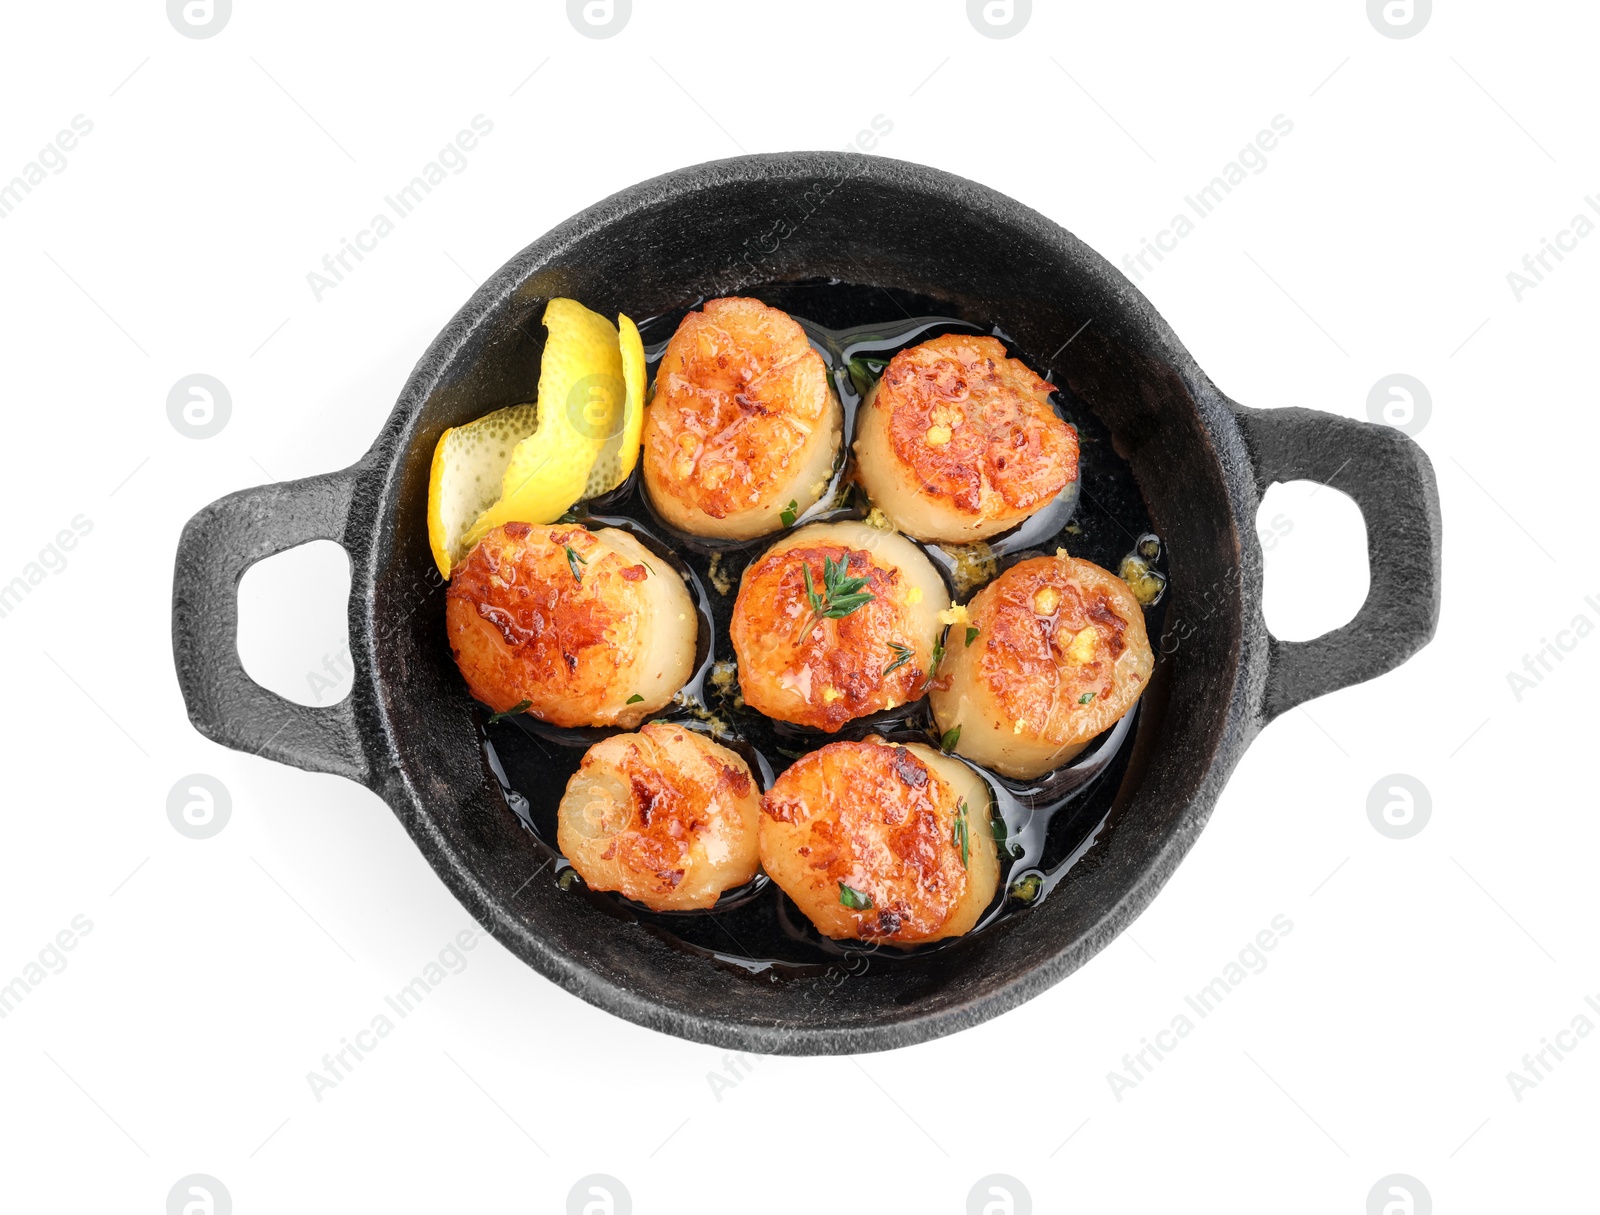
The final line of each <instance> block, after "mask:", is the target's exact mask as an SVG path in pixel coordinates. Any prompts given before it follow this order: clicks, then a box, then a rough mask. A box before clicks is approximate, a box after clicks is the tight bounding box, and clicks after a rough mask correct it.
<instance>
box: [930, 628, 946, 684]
mask: <svg viewBox="0 0 1600 1215" xmlns="http://www.w3.org/2000/svg"><path fill="white" fill-rule="evenodd" d="M949 635H950V630H949V629H948V628H947V629H945V630H944V632H942V633H940V634H939V640H938V641H936V642H934V643H933V658H932V659H931V660H930V661H929V663H928V678H929V679H932V678H933V676H934V674H935V672H937V671H938V669H939V664H940V663H941V662H943V661H944V639H945V638H946V637H948V636H949Z"/></svg>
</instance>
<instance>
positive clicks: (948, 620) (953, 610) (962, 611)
mask: <svg viewBox="0 0 1600 1215" xmlns="http://www.w3.org/2000/svg"><path fill="white" fill-rule="evenodd" d="M967 620H968V616H967V606H966V604H964V603H953V604H951V605H950V606H949V607H947V608H945V610H944V611H942V612H940V613H939V623H940V624H965V623H966V622H967Z"/></svg>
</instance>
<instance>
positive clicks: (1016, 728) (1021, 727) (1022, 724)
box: [1011, 717, 1028, 734]
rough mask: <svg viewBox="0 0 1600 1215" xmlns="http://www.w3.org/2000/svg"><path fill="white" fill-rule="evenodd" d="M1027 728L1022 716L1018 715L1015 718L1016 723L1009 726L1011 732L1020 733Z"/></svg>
mask: <svg viewBox="0 0 1600 1215" xmlns="http://www.w3.org/2000/svg"><path fill="white" fill-rule="evenodd" d="M1027 728H1028V723H1027V722H1025V721H1023V720H1022V718H1020V717H1019V718H1017V724H1016V725H1014V726H1012V727H1011V732H1012V733H1013V734H1021V733H1022V732H1023V731H1024V730H1026V729H1027Z"/></svg>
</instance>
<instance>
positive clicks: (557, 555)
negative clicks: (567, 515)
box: [445, 523, 694, 726]
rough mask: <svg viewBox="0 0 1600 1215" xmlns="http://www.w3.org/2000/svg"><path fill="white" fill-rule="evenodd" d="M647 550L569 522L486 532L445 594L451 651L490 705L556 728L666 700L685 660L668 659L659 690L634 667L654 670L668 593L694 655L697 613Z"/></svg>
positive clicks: (633, 714)
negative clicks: (672, 672) (670, 670)
mask: <svg viewBox="0 0 1600 1215" xmlns="http://www.w3.org/2000/svg"><path fill="white" fill-rule="evenodd" d="M605 534H606V535H618V534H615V533H605ZM569 550H570V552H571V555H570V556H569V555H568V554H569ZM643 557H644V550H643V548H642V547H640V546H639V545H638V543H637V541H634V540H633V539H632V537H625V538H623V537H621V536H620V535H619V538H617V539H614V540H602V539H601V537H599V536H596V535H595V534H593V533H591V532H589V531H588V530H586V529H585V528H583V527H580V526H577V525H575V524H572V525H556V526H552V527H541V526H534V525H532V524H527V523H507V524H505V525H503V526H501V527H497V528H495V529H494V530H493V531H491V532H489V533H488V534H487V535H486V536H485V537H484V538H483V540H482V541H480V542H479V543H478V545H477V546H476V547H474V548H473V550H472V552H471V553H469V554H468V556H467V558H466V560H465V561H464V562H462V563H461V565H460V566H459V567H458V569H457V570H456V571H455V575H454V577H453V579H452V580H451V583H450V588H449V590H448V591H447V592H446V596H445V626H446V630H447V634H448V637H449V641H450V650H451V653H452V654H453V655H454V657H455V660H456V665H457V666H458V667H460V669H461V674H462V676H463V677H464V678H465V679H466V681H467V687H468V688H469V689H470V691H471V692H472V695H473V696H474V697H476V698H477V699H478V700H480V701H482V702H483V703H484V704H486V705H488V706H489V707H490V708H492V709H494V710H495V711H497V712H501V711H504V710H507V709H510V708H513V707H514V706H516V705H518V704H520V703H521V702H522V701H524V700H526V701H529V702H530V704H529V707H528V709H527V712H528V713H530V714H532V715H533V716H535V717H538V718H540V719H541V720H544V721H548V722H550V723H552V724H553V725H558V726H580V725H615V724H633V723H634V722H637V721H638V720H639V718H640V717H641V716H642V715H643V714H645V713H647V712H653V711H655V709H658V708H660V707H661V706H662V705H663V704H665V703H666V702H667V701H668V700H670V699H671V697H672V695H673V693H675V692H676V691H677V690H678V688H679V687H681V686H682V680H683V678H685V677H687V674H688V671H687V665H688V664H687V663H686V662H677V663H669V664H668V665H672V666H675V667H678V668H681V675H679V676H675V678H676V682H673V680H672V679H666V680H663V681H661V682H660V686H651V685H649V684H646V683H641V672H642V670H643V669H644V667H645V666H647V665H648V664H650V663H651V662H652V661H656V663H657V665H660V663H659V660H660V659H661V657H662V655H661V654H660V653H655V654H652V653H649V652H648V651H650V650H651V649H652V647H655V648H657V649H660V648H661V644H660V638H661V632H660V629H661V628H662V627H663V622H662V621H661V620H660V617H661V614H662V605H663V599H662V596H663V594H665V595H668V596H669V597H670V598H669V600H668V607H669V610H673V612H674V615H676V616H678V617H683V615H684V613H685V612H688V613H689V616H688V618H687V619H686V620H673V621H670V622H667V623H666V627H668V628H669V630H670V631H671V632H672V633H673V634H675V635H676V636H678V638H679V639H680V644H681V638H682V635H683V633H684V632H685V631H686V632H687V639H688V641H687V643H688V648H689V651H690V653H691V656H692V650H693V645H694V624H693V616H692V611H693V609H692V605H691V604H690V601H689V598H688V593H687V592H686V591H684V590H683V586H682V583H681V581H679V580H678V579H677V575H676V573H674V572H673V571H672V570H670V569H663V568H662V566H661V565H659V564H657V563H654V562H648V561H645V560H644V559H643ZM652 566H654V572H652V568H651V567H652ZM653 578H654V579H662V578H671V579H673V580H674V582H676V583H677V585H676V587H671V586H670V585H668V584H661V583H652V582H651V579H653ZM669 683H670V684H671V686H666V685H667V684H669ZM631 695H638V696H639V697H640V699H639V700H638V701H636V702H635V703H634V704H633V705H631V706H630V705H628V704H627V703H626V702H627V700H628V698H629V697H630V696H631ZM630 719H631V720H630Z"/></svg>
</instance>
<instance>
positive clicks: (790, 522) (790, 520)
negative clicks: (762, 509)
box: [778, 498, 800, 527]
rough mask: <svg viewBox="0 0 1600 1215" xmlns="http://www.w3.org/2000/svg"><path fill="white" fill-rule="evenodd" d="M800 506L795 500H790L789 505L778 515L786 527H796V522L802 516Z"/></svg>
mask: <svg viewBox="0 0 1600 1215" xmlns="http://www.w3.org/2000/svg"><path fill="white" fill-rule="evenodd" d="M799 505H800V504H799V503H797V502H796V501H795V500H794V499H793V498H790V499H789V505H788V506H786V507H785V508H784V509H783V510H782V511H780V512H779V513H778V518H780V519H782V520H783V525H784V526H785V527H793V526H794V521H795V519H796V518H797V517H798V516H799V514H800V509H799Z"/></svg>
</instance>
